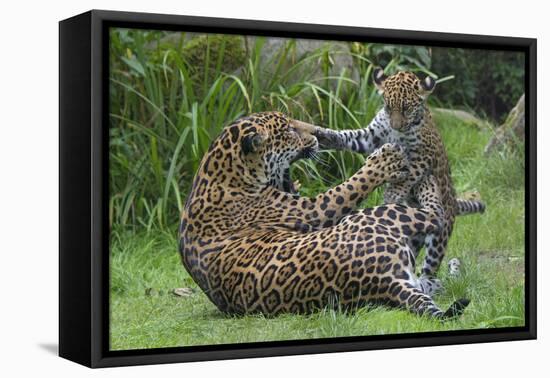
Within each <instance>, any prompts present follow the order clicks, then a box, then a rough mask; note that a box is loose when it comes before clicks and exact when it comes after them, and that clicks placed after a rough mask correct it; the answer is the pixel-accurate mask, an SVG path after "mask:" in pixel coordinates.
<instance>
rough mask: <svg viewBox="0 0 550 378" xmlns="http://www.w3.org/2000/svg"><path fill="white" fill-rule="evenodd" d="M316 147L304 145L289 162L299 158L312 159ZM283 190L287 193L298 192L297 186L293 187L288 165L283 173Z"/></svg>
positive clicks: (315, 153) (315, 154)
mask: <svg viewBox="0 0 550 378" xmlns="http://www.w3.org/2000/svg"><path fill="white" fill-rule="evenodd" d="M317 152H318V150H317V148H315V147H311V146H310V147H306V148H304V149H303V150H302V151H301V152H300V153H299V154H297V155H296V157H295V158H294V159H292V161H291V164H292V163H294V162H296V161H298V160H301V159H314V158H315V157H316V156H317ZM283 190H284V191H285V192H287V193H298V190H297V188H295V187H294V183H293V181H292V179H291V178H290V166H289V167H288V168H287V169H286V170H285V172H284V173H283Z"/></svg>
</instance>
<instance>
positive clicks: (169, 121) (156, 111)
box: [109, 29, 524, 349]
mask: <svg viewBox="0 0 550 378" xmlns="http://www.w3.org/2000/svg"><path fill="white" fill-rule="evenodd" d="M499 54H500V55H499ZM110 62H111V68H110V71H111V72H110V84H111V85H110V91H111V96H110V112H111V113H110V116H111V128H110V194H111V196H110V203H109V221H110V226H111V347H112V348H113V349H129V348H150V347H166V346H183V345H196V344H213V343H232V342H245V341H267V340H281V339H291V338H310V337H332V336H346V335H365V334H384V333H396V332H419V331H429V330H442V329H463V328H480V327H501V326H512V325H521V324H523V321H524V315H523V307H524V305H523V301H524V296H523V272H524V264H523V256H524V253H523V244H524V239H523V235H524V230H523V224H524V190H523V188H524V177H523V164H524V160H523V154H522V153H517V152H514V151H503V152H499V153H495V154H492V155H490V156H483V147H484V145H485V144H486V142H487V141H488V140H489V138H490V136H491V135H492V133H493V131H492V129H491V127H488V126H487V127H482V128H480V127H479V125H474V124H471V123H468V122H465V121H462V120H460V119H458V118H454V117H453V116H452V115H449V114H447V113H436V121H437V123H438V125H439V126H440V127H441V130H442V132H443V136H444V140H445V143H446V146H447V149H448V153H449V156H450V159H451V164H452V167H453V177H454V180H455V185H456V187H457V190H458V192H467V191H478V192H480V193H481V195H482V196H483V198H484V200H485V201H486V202H487V204H488V211H487V212H486V214H484V215H482V216H479V215H476V216H470V217H463V218H460V219H459V221H458V222H457V225H456V232H455V234H454V235H453V237H452V239H451V244H450V247H449V256H450V257H455V256H456V257H459V258H460V259H461V260H462V261H463V265H464V272H465V273H464V274H463V275H462V276H461V277H459V278H458V279H448V278H447V277H446V275H445V272H442V277H443V278H444V280H445V282H444V283H445V286H446V287H447V290H446V292H445V293H444V294H442V295H440V296H438V297H437V298H436V300H437V301H438V302H439V303H441V304H442V305H443V306H444V305H446V304H449V303H450V302H451V301H452V300H453V299H454V298H456V297H464V296H465V297H469V298H470V299H472V304H471V306H470V307H469V308H468V311H467V313H466V314H465V316H464V317H463V318H461V319H460V320H459V321H457V322H451V323H446V324H439V323H435V322H433V321H430V320H428V319H424V318H418V317H414V316H411V315H409V314H407V313H405V312H403V311H390V310H387V309H361V310H359V311H358V312H357V313H355V314H345V313H342V312H338V311H328V310H327V311H324V312H320V313H318V314H314V315H311V316H294V315H285V316H281V317H277V318H275V319H265V318H263V317H261V316H247V317H240V318H234V317H226V316H224V315H222V314H220V313H219V312H218V311H217V310H216V309H215V307H214V306H213V305H212V304H211V303H210V302H209V301H208V299H207V298H206V296H204V295H203V294H202V293H201V292H200V291H199V290H198V289H197V287H196V285H195V284H194V283H193V281H192V280H191V278H190V277H189V276H188V275H187V273H186V272H185V270H184V269H183V267H182V265H181V263H180V261H179V255H178V251H177V239H176V237H177V228H178V221H179V214H180V213H181V210H182V206H183V203H184V202H185V198H186V195H187V192H188V190H189V186H190V184H191V181H192V177H193V175H194V172H195V170H196V168H197V166H198V164H199V162H200V159H201V158H202V156H203V154H204V152H205V151H206V150H207V148H208V146H209V144H210V141H211V140H212V139H213V138H215V137H216V136H217V135H218V134H219V132H220V130H221V128H223V127H224V126H225V125H226V124H228V123H229V122H231V121H233V120H234V119H236V118H238V117H240V116H242V115H245V114H247V113H251V112H257V111H263V110H280V111H283V112H285V113H287V114H289V115H290V116H292V117H295V118H297V119H301V120H304V121H309V122H314V123H316V124H320V125H324V126H326V127H331V128H335V129H342V128H352V127H354V128H359V127H363V126H365V125H367V124H368V123H369V122H370V120H371V119H372V117H373V116H374V114H375V113H376V111H377V110H378V109H379V107H380V105H381V100H380V98H379V96H378V94H377V93H376V91H375V89H374V88H373V86H372V82H371V79H370V77H371V72H372V69H373V67H375V66H376V65H383V66H384V67H386V68H387V70H388V71H389V72H394V71H396V70H401V69H408V70H413V71H423V72H425V73H430V74H432V75H434V76H436V77H438V78H439V85H438V88H437V89H436V91H435V93H434V95H433V96H432V97H433V98H432V99H431V100H430V101H432V104H433V105H435V106H444V107H451V108H455V109H456V108H465V109H470V110H473V111H477V113H478V114H481V115H482V116H484V117H486V118H487V119H488V120H489V121H491V122H493V123H495V122H497V121H499V120H500V119H501V118H502V117H503V114H504V112H505V110H504V109H506V111H507V110H509V109H508V108H511V107H512V106H513V104H514V102H515V101H516V100H517V98H519V96H520V95H521V93H522V92H523V79H522V77H521V75H523V65H522V64H523V63H522V60H521V56H519V55H518V54H512V53H502V52H487V51H472V50H451V49H430V48H427V47H411V46H388V45H380V44H368V43H341V42H333V43H323V42H315V43H313V44H311V43H310V44H309V45H308V44H304V42H303V41H299V40H277V39H266V38H244V37H241V36H220V35H208V36H207V35H193V34H186V33H166V32H158V31H141V30H124V29H116V30H113V31H112V32H111V51H110ZM438 73H439V75H437V74H438ZM490 77H492V78H493V80H489V79H488V78H490ZM492 104H493V105H492ZM494 104H496V105H494ZM520 151H521V149H520ZM322 160H323V161H322V162H321V163H313V162H300V163H298V164H296V166H295V167H294V168H293V172H292V175H293V177H294V178H297V179H300V181H301V183H302V190H301V191H302V194H303V195H313V194H316V193H318V192H320V191H323V190H326V189H327V188H328V187H331V186H333V185H335V184H337V183H339V182H340V181H342V180H343V179H344V178H346V177H349V176H350V175H351V174H352V173H353V172H355V171H356V170H357V169H358V168H359V167H360V165H361V164H362V162H363V157H362V156H359V155H356V154H352V153H348V152H339V153H325V154H324V155H323V159H322ZM380 199H381V196H380V192H376V193H375V194H374V195H373V196H371V197H370V198H369V200H368V201H367V203H366V204H365V206H369V205H373V204H377V203H379V202H380ZM442 270H444V269H442ZM179 287H186V288H190V289H191V290H189V291H188V292H187V294H186V295H185V296H183V297H178V296H174V295H173V294H171V292H172V290H173V289H174V288H179Z"/></svg>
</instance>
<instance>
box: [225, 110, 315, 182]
mask: <svg viewBox="0 0 550 378" xmlns="http://www.w3.org/2000/svg"><path fill="white" fill-rule="evenodd" d="M314 131H315V126H313V125H310V124H308V123H305V122H301V121H297V120H294V119H291V118H288V117H287V116H285V115H284V114H282V113H279V112H265V113H256V114H252V115H250V116H247V117H244V118H241V119H239V120H238V121H237V122H235V123H234V124H232V125H230V126H228V127H227V129H226V133H227V135H228V137H229V138H230V140H231V142H232V144H233V148H234V149H235V150H236V151H237V152H238V155H239V156H238V157H239V159H238V160H239V161H240V162H242V163H243V164H244V165H245V166H246V167H245V169H244V171H246V172H245V173H243V174H246V175H248V179H249V181H250V180H252V181H254V180H255V181H257V183H259V184H262V185H263V184H268V185H272V186H275V187H276V188H278V189H281V190H285V191H290V192H292V191H293V188H292V183H291V181H290V165H291V164H292V163H293V162H294V161H296V160H299V159H302V158H311V157H313V156H314V155H315V153H316V152H317V150H318V143H317V138H316V137H315V136H314V135H313V133H314ZM235 173H236V174H239V173H238V172H235Z"/></svg>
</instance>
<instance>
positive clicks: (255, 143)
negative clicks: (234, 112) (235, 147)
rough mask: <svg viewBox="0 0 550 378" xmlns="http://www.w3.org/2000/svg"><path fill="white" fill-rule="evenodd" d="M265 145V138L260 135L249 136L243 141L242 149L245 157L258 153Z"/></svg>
mask: <svg viewBox="0 0 550 378" xmlns="http://www.w3.org/2000/svg"><path fill="white" fill-rule="evenodd" d="M264 143H265V137H264V136H263V135H261V134H258V133H252V134H248V135H245V136H243V137H242V139H241V148H242V150H243V153H244V154H245V155H248V154H249V153H251V152H258V150H259V149H260V148H261V147H262V146H263V144H264Z"/></svg>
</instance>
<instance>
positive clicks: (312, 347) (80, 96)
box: [59, 10, 537, 367]
mask: <svg viewBox="0 0 550 378" xmlns="http://www.w3.org/2000/svg"><path fill="white" fill-rule="evenodd" d="M109 27H131V28H145V29H161V30H186V31H195V32H201V31H202V32H215V33H226V34H251V35H265V36H272V37H299V38H314V39H328V40H353V41H362V40H369V41H371V42H384V43H396V44H417V45H431V46H447V47H464V48H479V49H498V50H513V51H523V52H525V57H526V65H525V67H526V75H525V87H526V92H525V101H526V109H527V111H526V125H527V127H526V147H525V148H526V172H525V174H526V181H525V182H526V185H527V187H526V191H525V192H526V197H525V204H526V209H527V211H528V214H527V216H526V238H525V240H526V246H525V252H526V255H525V269H526V272H525V279H526V281H525V290H526V295H525V306H526V308H525V311H526V312H525V314H526V316H525V321H526V325H525V327H517V328H498V329H477V330H461V331H451V332H437V333H436V332H430V333H416V334H399V335H387V336H366V337H346V338H334V339H322V340H299V341H277V342H262V343H246V344H232V345H208V346H193V347H180V348H160V349H147V350H132V351H109V345H108V330H109V323H108V322H109V316H108V315H109V312H108V311H109V291H108V288H109V242H108V237H107V236H108V224H107V215H108V214H107V203H108V185H107V184H108V175H107V172H108V114H107V111H106V109H108V98H109V97H108V95H109V92H108V42H109V38H108V29H109ZM536 46H537V41H536V39H528V38H512V37H496V36H484V35H466V34H448V33H434V32H418V31H405V30H385V29H372V28H358V27H344V26H329V25H312V24H297V23H283V22H268V21H251V20H237V19H223V18H203V17H189V16H175V15H161V14H145V13H127V12H113V11H101V10H92V11H89V12H86V13H84V14H81V15H78V16H75V17H72V18H69V19H67V20H63V21H61V22H60V24H59V89H60V95H59V128H60V129H59V146H60V147H59V158H60V161H59V171H60V176H59V185H60V192H59V212H60V224H59V354H60V356H61V357H64V358H67V359H69V360H72V361H75V362H77V363H80V364H83V365H86V366H89V367H108V366H119V365H138V364H156V363H169V362H185V361H201V360H218V359H232V358H245V357H264V356H278V355H296V354H309V353H327V352H343V351H354V350H370V349H386V348H406V347H418V346H434V345H448V344H466V343H480V342H495V341H511V340H526V339H535V338H536V334H537V333H536V322H537V318H536V85H537V81H536V61H537V59H536V58H537V52H536V49H537V47H536Z"/></svg>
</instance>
